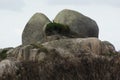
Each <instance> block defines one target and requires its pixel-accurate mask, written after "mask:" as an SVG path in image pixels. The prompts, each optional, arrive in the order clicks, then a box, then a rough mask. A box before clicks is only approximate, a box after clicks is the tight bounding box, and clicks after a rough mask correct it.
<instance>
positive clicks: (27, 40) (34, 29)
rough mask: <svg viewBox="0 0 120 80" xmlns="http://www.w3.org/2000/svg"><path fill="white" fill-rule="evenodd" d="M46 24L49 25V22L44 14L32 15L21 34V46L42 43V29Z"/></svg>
mask: <svg viewBox="0 0 120 80" xmlns="http://www.w3.org/2000/svg"><path fill="white" fill-rule="evenodd" d="M47 23H50V20H49V19H48V18H47V17H46V16H45V15H44V14H42V13H36V14H34V15H33V16H32V17H31V19H30V20H29V21H28V23H27V24H26V26H25V28H24V31H23V33H22V44H23V45H27V44H31V43H36V42H38V41H42V39H43V27H44V25H46V24H47Z"/></svg>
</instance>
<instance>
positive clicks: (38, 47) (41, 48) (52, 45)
mask: <svg viewBox="0 0 120 80" xmlns="http://www.w3.org/2000/svg"><path fill="white" fill-rule="evenodd" d="M106 46H108V45H106V44H104V43H103V42H102V41H100V40H99V39H98V38H76V39H60V40H54V41H49V42H45V43H42V44H39V43H37V44H31V45H25V46H24V45H23V46H19V47H17V48H15V49H14V50H11V51H9V52H7V57H14V58H16V59H17V60H18V61H36V60H37V61H39V60H41V59H43V58H44V57H45V56H46V54H49V53H51V50H56V51H57V52H59V53H60V54H61V55H63V56H65V55H70V56H71V54H76V55H79V54H84V53H89V54H95V55H106V56H107V55H108V56H110V55H115V54H116V52H115V50H113V49H111V47H110V48H109V47H106ZM113 47H114V46H113ZM111 51H112V53H111Z"/></svg>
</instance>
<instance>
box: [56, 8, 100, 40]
mask: <svg viewBox="0 0 120 80" xmlns="http://www.w3.org/2000/svg"><path fill="white" fill-rule="evenodd" d="M54 22H56V23H61V24H64V25H68V26H69V27H70V29H71V30H72V31H73V32H75V33H77V34H78V35H79V38H83V37H98V34H99V29H98V26H97V24H96V22H95V21H94V20H92V19H90V18H89V17H86V16H84V15H83V14H81V13H79V12H77V11H73V10H68V9H64V10H62V11H61V12H59V13H58V14H57V16H56V17H55V19H54Z"/></svg>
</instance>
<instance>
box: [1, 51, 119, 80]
mask: <svg viewBox="0 0 120 80" xmlns="http://www.w3.org/2000/svg"><path fill="white" fill-rule="evenodd" d="M118 57H120V55H117V57H116V56H113V57H112V58H111V57H105V56H99V55H95V54H89V53H84V54H79V55H76V54H66V55H65V56H63V55H61V53H59V52H57V51H56V50H52V51H51V52H50V53H49V54H46V56H45V57H44V58H42V59H41V60H40V61H22V62H19V61H11V60H9V59H7V60H3V61H2V62H0V80H89V79H90V80H119V79H120V77H119V75H120V73H119V71H120V68H119V66H120V59H119V58H118Z"/></svg>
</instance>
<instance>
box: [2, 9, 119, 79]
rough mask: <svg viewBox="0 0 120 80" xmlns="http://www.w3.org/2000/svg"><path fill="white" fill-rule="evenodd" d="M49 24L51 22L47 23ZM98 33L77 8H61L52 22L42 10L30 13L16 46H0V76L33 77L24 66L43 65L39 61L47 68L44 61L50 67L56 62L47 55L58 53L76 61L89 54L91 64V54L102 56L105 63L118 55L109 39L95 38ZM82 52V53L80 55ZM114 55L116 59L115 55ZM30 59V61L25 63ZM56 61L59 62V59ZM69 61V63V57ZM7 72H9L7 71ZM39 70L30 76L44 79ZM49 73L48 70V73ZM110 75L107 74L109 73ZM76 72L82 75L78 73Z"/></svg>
mask: <svg viewBox="0 0 120 80" xmlns="http://www.w3.org/2000/svg"><path fill="white" fill-rule="evenodd" d="M51 24H53V25H52V26H51ZM62 31H63V33H62ZM64 31H66V32H64ZM47 32H49V34H51V35H49V34H48V33H47ZM65 33H66V34H67V35H66V34H65ZM63 34H65V35H63ZM98 37H99V28H98V26H97V24H96V22H95V21H94V20H93V19H91V18H89V17H87V16H85V15H83V14H81V13H79V12H77V11H73V10H68V9H64V10H62V11H61V12H59V13H58V14H57V16H56V17H55V19H54V20H53V22H52V21H50V20H49V19H48V17H47V16H45V15H44V14H42V13H36V14H34V15H33V16H32V17H31V19H30V20H29V21H28V23H27V24H26V26H25V28H24V31H23V33H22V45H20V46H18V47H16V48H7V50H6V49H1V50H0V54H2V53H3V52H5V57H4V60H2V61H1V62H0V79H1V80H7V79H8V78H9V80H32V79H33V78H32V76H30V75H31V72H30V73H27V72H28V71H27V70H30V69H32V68H37V67H38V66H42V65H44V64H43V62H44V63H46V64H45V65H44V66H43V67H45V68H47V67H46V65H48V68H50V67H51V66H52V65H54V66H55V65H58V63H53V62H51V60H52V59H51V58H54V57H55V55H59V56H60V60H61V57H62V59H70V60H76V61H77V62H79V61H80V63H82V62H81V61H84V56H85V55H87V56H88V55H89V56H92V57H90V58H91V60H92V61H93V63H92V62H91V65H92V64H94V60H93V59H94V58H95V60H98V62H99V61H101V60H102V59H103V57H104V59H105V60H107V62H108V63H109V61H110V63H111V61H112V60H113V59H114V56H116V55H118V54H117V51H116V50H115V47H114V46H113V45H112V44H111V43H110V42H108V41H101V40H99V39H98ZM49 54H50V55H49ZM53 54H55V55H53ZM51 55H52V56H51ZM82 55H84V56H83V57H82ZM98 56H99V57H98ZM79 57H80V59H79ZM47 58H48V59H47ZM76 58H77V59H76ZM87 58H88V57H87ZM87 58H86V59H87ZM98 58H99V59H100V60H99V59H98ZM57 59H58V60H59V57H57V58H55V60H57ZM117 59H118V60H119V58H117ZM49 60H50V61H49ZM88 60H89V59H88ZM30 61H31V63H30V64H27V63H28V62H30ZM36 61H37V62H38V63H39V62H40V63H39V64H37V66H34V67H33V65H32V64H35V63H34V62H36ZM47 62H48V63H47ZM59 62H61V63H62V60H61V61H59ZM96 62H97V61H96ZM23 63H24V64H26V65H29V66H27V67H26V65H24V64H23ZM70 63H72V61H71V62H70ZM83 63H84V62H83ZM83 63H82V64H83ZM64 64H67V62H66V63H65V61H64ZM98 64H99V63H98ZM30 65H31V66H30ZM75 65H76V64H73V63H72V64H71V66H75ZM88 65H89V63H88ZM100 65H101V63H100ZM49 66H50V67H49ZM60 66H64V65H63V64H59V65H58V67H60ZM69 66H70V65H69ZM105 66H106V64H105ZM22 68H24V70H25V71H26V72H21V71H22ZM26 68H27V69H26ZM52 68H53V66H52ZM59 69H60V68H59ZM70 69H71V68H70ZM106 69H107V68H106ZM43 70H44V69H43ZM35 71H36V69H35ZM38 71H42V70H41V69H39V70H38ZM51 71H54V69H52V70H51ZM102 71H103V70H102ZM33 72H34V70H33ZM44 72H45V73H44ZM63 72H64V71H63ZM73 72H74V71H73ZM96 72H97V71H96ZM98 72H99V71H98ZM11 73H13V74H12V75H11ZM26 73H27V75H28V76H24V77H22V75H23V74H26ZM52 73H54V72H51V73H50V74H52ZM75 73H76V72H75ZM78 73H79V72H78ZM33 74H34V73H33ZM41 74H42V72H41V73H39V74H38V75H39V78H35V79H34V80H47V79H48V76H46V77H43V76H42V75H41ZM43 74H46V75H47V71H46V70H45V71H43ZM50 74H49V73H48V75H50ZM80 74H81V73H80ZM96 74H97V73H96ZM106 74H107V73H106ZM68 75H69V74H68ZM77 75H78V74H77ZM110 75H111V74H109V76H110ZM13 76H14V79H13ZM35 76H36V75H34V77H35ZM52 76H54V75H52ZM52 76H49V77H52ZM63 76H64V75H63ZM80 76H82V74H81V75H80ZM98 76H99V75H98ZM41 77H42V78H41ZM54 77H55V76H54ZM82 77H83V76H82ZM30 78H31V79H30ZM63 79H64V78H63ZM96 79H98V78H96ZM96 79H92V80H96ZM109 79H110V78H108V80H109ZM119 79H120V78H119ZM50 80H61V79H59V78H58V79H56V78H55V79H50ZM65 80H87V79H85V78H84V79H69V78H68V79H65ZM104 80H105V79H104ZM113 80H115V79H113Z"/></svg>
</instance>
